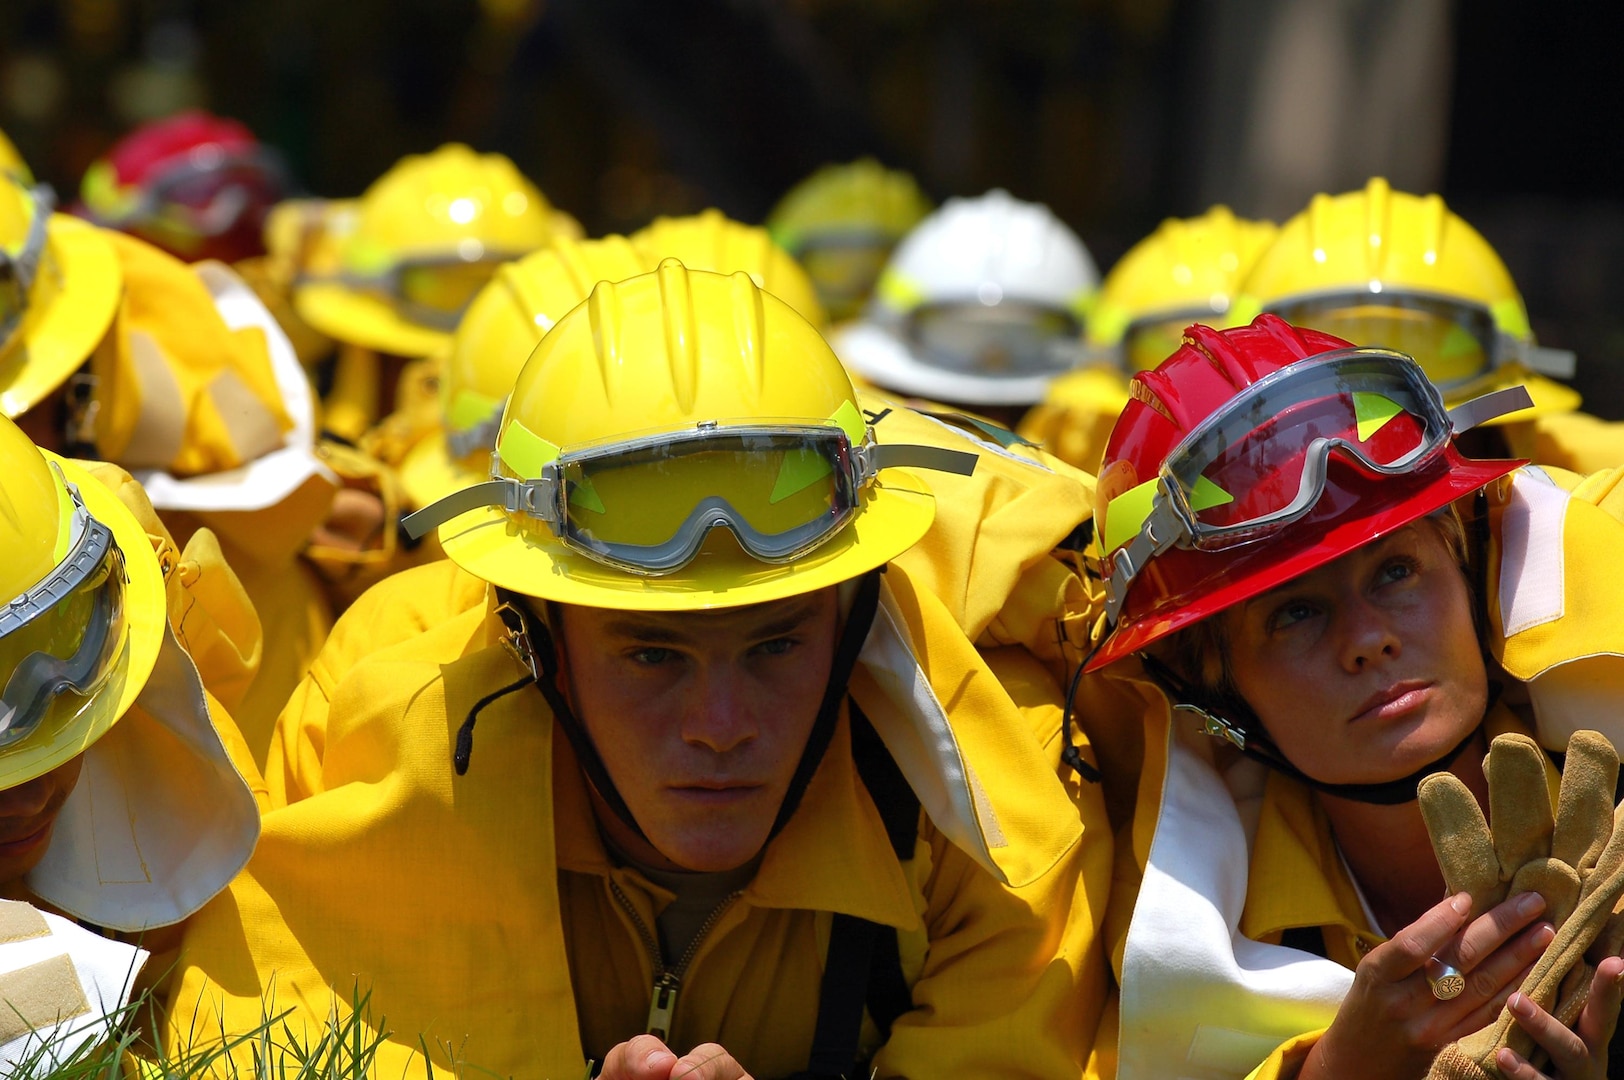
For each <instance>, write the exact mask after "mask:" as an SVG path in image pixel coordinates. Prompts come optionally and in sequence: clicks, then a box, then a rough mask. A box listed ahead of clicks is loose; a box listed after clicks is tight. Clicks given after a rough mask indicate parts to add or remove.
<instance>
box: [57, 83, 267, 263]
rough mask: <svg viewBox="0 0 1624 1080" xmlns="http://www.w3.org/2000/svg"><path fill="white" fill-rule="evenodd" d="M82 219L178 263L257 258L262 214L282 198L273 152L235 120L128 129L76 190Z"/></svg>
mask: <svg viewBox="0 0 1624 1080" xmlns="http://www.w3.org/2000/svg"><path fill="white" fill-rule="evenodd" d="M79 194H80V198H81V200H82V203H83V210H84V212H85V215H86V216H88V217H90V218H91V219H92V220H94V221H95V222H96V223H97V224H99V225H105V226H107V227H108V228H113V229H119V230H121V231H124V232H129V233H132V234H134V235H136V236H139V237H141V238H142V239H144V240H147V241H149V242H151V243H154V244H156V245H158V246H159V247H161V248H164V249H165V250H167V251H169V252H170V253H171V254H173V255H176V256H178V257H180V258H183V259H191V260H196V259H204V258H215V259H222V260H225V261H227V262H233V261H236V260H237V259H242V258H247V257H249V256H251V255H256V254H262V253H263V252H264V250H265V248H264V242H263V240H262V238H261V231H262V229H263V227H264V223H265V215H266V214H268V213H269V212H270V209H271V207H272V206H274V205H276V204H277V203H278V202H280V201H281V200H282V199H283V198H285V197H286V196H287V195H288V183H287V176H286V173H285V171H284V169H283V167H282V164H281V162H280V159H279V158H278V157H277V155H276V154H275V153H273V152H272V151H270V150H269V149H267V148H266V147H264V146H262V145H261V144H260V142H259V140H258V139H256V138H254V133H253V132H251V131H249V130H248V128H247V127H246V126H244V125H243V124H241V123H238V122H237V121H235V120H229V119H226V118H224V117H219V116H214V115H211V114H210V113H206V112H203V111H201V110H195V109H194V110H189V111H187V112H182V113H177V114H175V115H174V116H170V117H167V118H165V119H163V120H155V121H153V122H152V123H149V124H144V125H142V126H141V127H138V128H136V129H135V130H134V131H132V132H130V134H128V135H126V136H125V137H124V138H123V139H120V140H119V141H118V142H117V143H115V144H114V146H113V148H112V149H111V150H109V151H108V152H107V154H106V156H104V157H102V158H101V159H99V160H97V161H96V162H95V163H94V164H92V165H91V167H90V169H89V170H88V171H87V172H86V173H85V178H84V180H83V182H82V183H81V184H80V189H79Z"/></svg>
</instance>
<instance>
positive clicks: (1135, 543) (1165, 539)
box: [1105, 485, 1189, 627]
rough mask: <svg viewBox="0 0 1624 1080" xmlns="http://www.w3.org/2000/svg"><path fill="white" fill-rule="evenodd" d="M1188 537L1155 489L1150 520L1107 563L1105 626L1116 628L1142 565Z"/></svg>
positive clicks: (1182, 525)
mask: <svg viewBox="0 0 1624 1080" xmlns="http://www.w3.org/2000/svg"><path fill="white" fill-rule="evenodd" d="M1188 535H1189V528H1188V527H1187V526H1185V524H1184V523H1183V521H1182V520H1181V519H1180V518H1179V515H1178V512H1177V511H1176V510H1174V509H1173V504H1172V502H1171V501H1169V500H1168V499H1167V497H1166V496H1165V495H1164V494H1163V492H1162V490H1161V486H1160V485H1157V493H1156V501H1155V503H1154V505H1153V506H1152V507H1151V511H1150V516H1149V517H1147V518H1146V519H1145V523H1144V524H1143V525H1141V526H1140V527H1139V532H1138V533H1136V534H1135V535H1134V538H1133V539H1132V540H1129V541H1128V542H1127V543H1126V544H1124V545H1122V547H1121V548H1119V549H1117V552H1116V554H1115V555H1114V556H1113V557H1112V560H1111V580H1110V581H1109V582H1108V583H1107V586H1106V590H1105V619H1106V625H1107V626H1112V627H1114V626H1116V624H1117V618H1118V616H1120V615H1121V614H1122V605H1123V603H1125V602H1126V601H1127V598H1128V587H1129V586H1130V585H1132V584H1133V579H1134V578H1136V577H1138V576H1139V571H1140V570H1143V569H1144V567H1145V564H1146V563H1148V562H1150V560H1152V559H1154V558H1155V557H1156V556H1158V555H1160V554H1161V553H1162V552H1164V551H1166V550H1168V549H1169V548H1171V547H1173V546H1175V545H1176V544H1178V542H1179V541H1180V540H1181V539H1183V538H1184V537H1186V536H1188Z"/></svg>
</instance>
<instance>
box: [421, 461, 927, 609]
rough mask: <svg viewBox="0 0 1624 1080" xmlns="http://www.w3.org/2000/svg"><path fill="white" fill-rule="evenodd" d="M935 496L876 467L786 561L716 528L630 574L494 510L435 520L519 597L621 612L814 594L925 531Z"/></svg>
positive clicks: (456, 553) (492, 578) (461, 558)
mask: <svg viewBox="0 0 1624 1080" xmlns="http://www.w3.org/2000/svg"><path fill="white" fill-rule="evenodd" d="M935 514H936V501H935V499H934V498H933V497H932V495H931V494H930V489H929V487H927V486H926V484H925V483H924V481H922V480H921V479H919V477H917V476H915V475H914V474H913V473H911V472H908V471H906V470H903V469H886V470H885V472H884V473H883V474H882V477H881V479H880V481H879V482H876V483H875V484H874V485H873V486H871V487H870V488H869V489H868V490H867V491H866V492H865V494H864V504H863V508H862V510H861V512H859V513H858V514H857V516H856V517H855V518H853V519H852V521H851V522H850V523H849V524H848V525H847V526H846V527H845V528H844V529H842V530H841V531H840V532H839V533H838V534H836V535H835V536H834V537H833V538H831V539H830V540H829V541H828V542H827V543H825V544H824V545H822V546H821V547H818V548H816V549H814V550H813V551H812V552H811V553H810V554H808V555H806V556H804V557H802V558H800V559H797V560H795V561H794V562H792V563H786V564H783V565H773V564H769V563H763V562H759V561H757V560H755V559H753V558H751V557H750V556H748V555H746V554H745V553H744V552H743V550H742V549H740V548H739V547H738V545H737V544H735V543H733V542H732V538H731V537H730V536H723V535H721V534H723V533H725V530H716V531H714V532H712V534H711V537H710V539H709V541H708V542H707V543H706V545H705V547H704V549H702V550H701V551H700V553H699V555H698V557H697V558H695V559H694V560H693V562H691V563H689V564H688V565H687V566H685V567H683V568H682V569H681V570H679V571H677V572H675V573H671V574H662V575H659V576H657V577H639V576H637V575H634V574H628V573H625V572H624V571H620V570H616V569H614V568H612V567H609V566H606V565H604V564H602V563H598V562H594V561H593V560H591V559H588V558H586V557H585V556H583V555H580V554H577V553H576V552H574V551H572V550H571V549H570V548H568V547H566V546H564V545H563V544H562V543H560V542H558V541H556V540H553V539H551V538H550V537H549V538H545V539H538V537H537V533H538V532H539V531H540V528H539V527H538V529H536V530H531V531H530V535H529V536H523V535H520V534H519V532H518V531H517V530H516V529H515V528H514V527H513V526H512V524H511V523H510V521H509V519H508V516H507V514H506V513H505V512H504V511H503V510H502V508H500V507H494V506H491V507H482V508H480V509H478V510H471V511H469V512H468V513H466V514H463V515H461V516H460V517H457V518H454V519H452V520H451V521H448V522H446V523H445V524H444V525H442V526H441V527H440V531H439V538H440V544H441V546H442V547H443V548H444V549H445V553H446V556H447V557H448V558H450V559H451V561H452V562H454V563H456V564H457V565H458V566H460V567H462V568H463V569H464V570H466V571H468V572H469V573H470V574H473V575H474V576H475V577H479V578H483V579H484V580H486V581H488V582H490V583H492V584H493V585H497V586H500V587H502V588H505V589H510V590H512V591H513V592H516V593H519V594H521V595H523V596H532V597H536V598H538V599H542V600H555V601H557V602H559V603H562V604H577V605H580V606H583V607H600V608H615V609H618V610H624V611H704V610H715V609H721V608H732V607H742V606H744V605H747V604H762V603H767V602H769V601H773V600H782V599H784V598H786V597H790V596H799V595H801V594H803V593H809V592H814V591H816V590H818V589H822V588H825V587H827V586H830V585H837V584H839V583H840V582H842V581H849V580H851V579H852V578H855V577H860V576H861V575H863V574H865V573H867V572H868V571H870V570H873V569H876V568H878V567H880V566H884V565H885V564H886V563H888V562H890V561H891V560H892V559H894V558H896V557H897V556H898V555H900V554H902V553H903V552H904V551H907V550H908V549H909V548H910V547H912V546H913V545H914V544H915V543H917V542H918V541H919V539H920V538H921V537H923V536H924V535H925V533H926V531H928V530H929V528H930V525H931V522H932V520H934V518H935Z"/></svg>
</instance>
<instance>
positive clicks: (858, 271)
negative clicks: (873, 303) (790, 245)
mask: <svg viewBox="0 0 1624 1080" xmlns="http://www.w3.org/2000/svg"><path fill="white" fill-rule="evenodd" d="M896 243H897V238H896V237H895V236H891V235H888V234H887V233H884V232H882V231H880V230H878V229H846V230H841V231H827V232H820V233H817V234H815V235H812V236H808V237H806V238H805V239H803V240H802V241H801V243H800V244H798V245H797V246H796V247H795V248H794V250H792V251H791V252H790V254H791V255H793V256H795V261H796V262H798V263H800V264H801V267H802V269H804V270H805V271H806V273H807V276H808V277H810V278H811V279H812V281H813V282H814V283H815V284H816V285H817V288H818V292H819V293H820V294H821V295H824V296H826V297H834V298H836V299H838V300H840V301H849V302H854V303H855V302H860V301H861V300H862V299H863V298H864V297H866V296H867V295H868V293H869V291H870V290H872V289H873V288H874V282H875V281H877V280H879V277H880V273H881V271H883V270H884V269H885V261H886V259H888V258H889V257H890V255H891V249H892V248H893V247H895V246H896Z"/></svg>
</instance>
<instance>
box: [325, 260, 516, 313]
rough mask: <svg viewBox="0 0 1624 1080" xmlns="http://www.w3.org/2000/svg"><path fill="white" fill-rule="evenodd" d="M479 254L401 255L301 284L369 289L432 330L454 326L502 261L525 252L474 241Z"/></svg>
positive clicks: (366, 290) (368, 290) (400, 311)
mask: <svg viewBox="0 0 1624 1080" xmlns="http://www.w3.org/2000/svg"><path fill="white" fill-rule="evenodd" d="M470 243H471V244H472V246H473V247H475V248H479V254H478V255H477V256H476V257H475V258H472V259H463V258H459V257H458V256H455V255H449V256H427V257H420V258H411V259H402V260H400V261H399V262H397V263H395V264H394V265H392V266H390V267H388V268H386V269H384V270H381V271H379V272H377V273H375V274H357V273H341V274H332V275H327V274H320V275H317V274H307V275H302V276H301V277H300V279H299V282H300V283H301V284H320V283H326V282H337V283H339V284H343V285H348V286H350V287H351V288H355V289H360V290H363V291H365V292H370V293H373V294H375V295H377V296H380V297H382V298H383V299H384V300H387V301H388V302H389V304H390V305H391V306H392V307H393V308H394V309H395V310H396V311H398V312H399V313H400V314H401V315H403V316H405V317H406V318H407V319H409V320H411V321H412V322H415V323H418V324H420V325H423V326H429V327H433V328H434V329H436V330H447V331H450V330H455V329H456V328H457V323H459V322H460V321H462V313H463V312H464V311H466V310H467V309H468V305H469V304H470V303H472V302H473V299H474V295H475V294H476V293H478V292H479V290H480V289H482V288H484V287H485V285H486V284H487V283H489V281H490V280H491V278H492V277H494V276H495V275H496V271H497V269H498V268H499V267H500V266H501V265H502V264H503V263H504V262H509V261H511V260H513V259H517V258H520V257H521V256H522V255H523V252H507V253H499V252H492V251H488V250H486V249H484V248H483V246H482V245H480V244H479V243H477V242H474V241H470Z"/></svg>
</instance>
